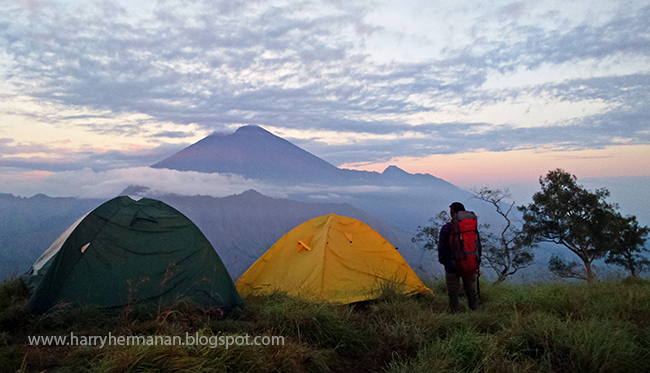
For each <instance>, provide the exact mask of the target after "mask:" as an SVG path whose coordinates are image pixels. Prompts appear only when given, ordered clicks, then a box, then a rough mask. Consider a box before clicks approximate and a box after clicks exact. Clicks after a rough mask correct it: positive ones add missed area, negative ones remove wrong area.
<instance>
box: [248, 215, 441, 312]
mask: <svg viewBox="0 0 650 373" xmlns="http://www.w3.org/2000/svg"><path fill="white" fill-rule="evenodd" d="M387 282H388V283H393V284H399V286H401V289H403V290H404V292H406V293H431V290H429V289H428V288H427V287H426V286H424V284H423V283H422V281H420V279H419V278H418V277H417V275H416V274H415V272H413V269H411V267H410V266H409V265H408V263H407V262H406V260H404V258H403V257H402V255H400V253H399V251H397V249H395V248H394V247H393V245H391V244H390V243H389V242H388V241H386V239H385V238H384V237H382V236H381V235H380V234H379V233H377V232H376V231H375V230H374V229H372V228H370V227H369V226H368V225H366V224H365V223H363V222H361V221H359V220H356V219H352V218H348V217H345V216H339V215H335V214H330V215H325V216H321V217H318V218H314V219H311V220H309V221H306V222H304V223H302V224H301V225H299V226H297V227H296V228H294V229H292V230H291V231H289V233H287V234H285V235H284V236H283V237H282V238H280V239H279V240H278V241H277V242H276V243H275V244H274V245H273V246H271V248H270V249H268V250H267V251H266V253H264V255H262V256H261V257H260V258H259V259H258V260H257V261H256V262H255V263H253V265H252V266H251V267H250V268H249V269H248V270H247V271H246V272H245V273H244V274H243V275H242V276H241V277H240V278H239V280H238V281H237V284H236V287H237V290H238V291H239V293H240V294H241V295H246V294H260V293H271V292H274V291H280V292H286V293H287V294H289V295H292V296H300V297H305V298H308V299H316V300H325V301H329V302H335V303H353V302H358V301H363V300H368V299H373V298H375V297H376V295H377V293H376V290H377V289H378V288H379V287H380V286H382V285H384V284H386V283H387ZM398 288H400V287H398Z"/></svg>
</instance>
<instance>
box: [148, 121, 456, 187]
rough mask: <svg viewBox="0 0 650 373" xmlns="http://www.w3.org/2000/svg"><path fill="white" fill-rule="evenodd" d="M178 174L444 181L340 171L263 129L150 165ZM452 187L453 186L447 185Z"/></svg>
mask: <svg viewBox="0 0 650 373" xmlns="http://www.w3.org/2000/svg"><path fill="white" fill-rule="evenodd" d="M151 167H153V168H168V169H172V170H178V171H197V172H205V173H215V172H216V173H231V174H237V175H241V176H243V177H245V178H248V179H255V180H261V181H269V182H273V183H277V184H292V185H293V184H328V185H359V184H365V185H413V184H427V183H431V184H435V183H445V184H449V183H447V182H446V181H444V180H442V179H439V178H437V177H434V176H431V175H428V174H415V175H413V174H409V173H408V172H406V171H404V170H402V169H400V168H398V167H397V166H390V167H388V168H386V170H384V172H383V173H378V172H369V171H357V170H348V169H340V168H338V167H336V166H334V165H332V164H331V163H328V162H326V161H325V160H323V159H321V158H319V157H317V156H315V155H313V154H311V153H309V152H308V151H306V150H304V149H302V148H300V147H298V146H296V145H294V144H292V143H291V142H289V141H287V140H285V139H283V138H281V137H279V136H276V135H274V134H272V133H271V132H269V131H267V130H265V129H263V128H261V127H259V126H252V125H251V126H244V127H240V128H238V129H237V130H236V131H235V132H234V133H232V134H212V135H210V136H207V137H205V138H203V139H202V140H199V141H198V142H196V143H194V144H192V145H190V146H188V147H187V148H185V149H183V150H181V151H179V152H177V153H176V154H174V155H172V156H170V157H168V158H166V159H164V160H162V161H160V162H158V163H156V164H154V165H152V166H151ZM449 185H451V184H449Z"/></svg>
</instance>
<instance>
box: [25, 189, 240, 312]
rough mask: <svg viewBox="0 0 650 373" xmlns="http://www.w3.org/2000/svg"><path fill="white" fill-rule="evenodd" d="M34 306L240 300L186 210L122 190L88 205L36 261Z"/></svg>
mask: <svg viewBox="0 0 650 373" xmlns="http://www.w3.org/2000/svg"><path fill="white" fill-rule="evenodd" d="M31 272H32V273H31V276H29V277H28V278H27V282H28V284H30V286H32V287H33V288H34V293H33V295H32V298H31V299H30V301H29V309H30V310H31V311H32V312H34V313H42V312H44V311H46V310H48V309H50V308H52V307H54V306H56V305H61V304H68V303H72V304H89V305H94V306H97V307H117V306H122V305H126V304H129V303H131V302H136V301H138V302H139V301H150V302H155V303H156V304H160V303H167V302H170V301H173V300H175V299H178V298H179V297H186V298H190V299H193V300H194V301H196V302H197V303H199V304H200V305H202V306H206V307H224V308H229V307H232V306H235V305H237V304H239V303H240V302H241V299H240V297H239V294H238V293H237V290H236V289H235V286H234V284H233V281H232V279H231V278H230V275H229V274H228V272H227V271H226V268H225V266H224V265H223V263H222V262H221V259H220V258H219V256H218V255H217V252H216V251H215V250H214V248H213V247H212V245H211V244H210V242H209V241H208V240H207V238H205V236H204V235H203V233H201V231H200V230H199V228H198V227H197V226H196V225H194V223H192V221H190V220H189V219H188V218H187V217H185V216H184V215H183V214H181V213H180V212H178V211H177V210H175V209H174V208H172V207H170V206H168V205H166V204H165V203H163V202H161V201H157V200H153V199H148V198H142V199H140V200H138V201H134V200H133V199H131V198H129V197H127V196H120V197H117V198H114V199H112V200H110V201H108V202H105V203H104V204H102V205H101V206H99V207H97V208H96V209H95V210H93V211H91V212H89V213H88V214H86V215H85V216H83V217H82V218H81V219H79V220H78V221H77V222H75V223H74V224H73V225H72V226H71V227H70V228H68V229H67V230H66V231H65V232H64V233H63V234H62V235H61V237H59V238H58V239H57V240H56V241H55V242H54V243H53V244H52V246H50V248H49V249H48V250H47V251H45V253H43V255H42V256H41V257H40V258H39V259H38V260H37V261H36V263H34V265H33V267H32V271H31Z"/></svg>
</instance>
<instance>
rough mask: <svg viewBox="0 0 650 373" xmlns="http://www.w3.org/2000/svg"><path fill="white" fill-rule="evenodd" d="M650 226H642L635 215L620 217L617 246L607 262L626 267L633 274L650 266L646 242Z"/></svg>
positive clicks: (612, 250) (608, 255) (610, 252)
mask: <svg viewBox="0 0 650 373" xmlns="http://www.w3.org/2000/svg"><path fill="white" fill-rule="evenodd" d="M649 233H650V228H648V227H647V226H646V227H640V226H639V222H638V221H637V220H636V217H635V216H627V217H620V218H619V234H618V240H617V242H616V244H615V246H614V247H613V248H612V249H611V250H610V251H609V253H608V254H607V258H606V259H605V262H606V263H609V264H615V265H618V266H621V267H623V268H625V270H627V271H629V272H630V274H631V275H632V276H635V277H636V276H637V274H639V272H641V271H643V270H647V269H648V268H650V260H649V259H648V257H647V253H648V249H647V248H646V247H645V242H646V240H647V239H648V234H649Z"/></svg>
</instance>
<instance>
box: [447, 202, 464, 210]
mask: <svg viewBox="0 0 650 373" xmlns="http://www.w3.org/2000/svg"><path fill="white" fill-rule="evenodd" d="M449 207H451V209H452V210H454V212H459V211H465V206H463V204H462V203H460V202H454V203H452V204H451V205H449Z"/></svg>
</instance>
